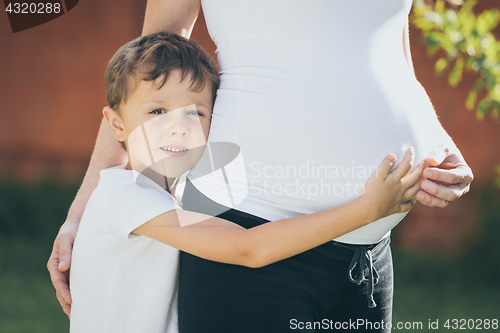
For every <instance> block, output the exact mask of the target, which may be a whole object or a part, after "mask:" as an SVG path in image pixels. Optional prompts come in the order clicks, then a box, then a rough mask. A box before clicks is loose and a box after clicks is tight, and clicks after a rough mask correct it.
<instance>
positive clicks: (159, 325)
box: [70, 167, 180, 333]
mask: <svg viewBox="0 0 500 333" xmlns="http://www.w3.org/2000/svg"><path fill="white" fill-rule="evenodd" d="M135 176H136V175H134V172H133V171H130V170H124V169H123V167H117V168H110V169H106V170H102V171H101V178H100V181H99V184H98V186H97V188H96V189H95V190H94V192H93V193H92V196H91V197H90V200H89V202H88V204H87V207H86V209H85V212H84V214H83V217H82V220H81V223H80V227H79V230H78V234H77V237H76V240H75V243H74V247H73V256H72V262H71V274H70V290H71V297H72V300H73V304H72V308H71V323H70V331H71V332H72V333H84V332H89V333H95V332H106V333H112V332H117V333H118V332H119V333H127V332H130V333H138V332H148V333H155V332H159V333H160V332H161V333H165V332H168V333H174V332H175V333H176V332H178V328H177V279H178V267H179V250H177V249H175V248H173V247H171V246H168V245H166V244H163V243H160V242H158V241H155V240H153V239H150V238H148V237H143V236H139V235H134V234H130V233H131V232H132V231H133V230H134V229H136V228H137V227H139V226H140V225H142V224H144V223H146V222H148V221H150V220H151V219H153V218H155V217H156V216H159V215H161V214H163V213H165V212H168V211H170V210H173V209H180V207H179V205H178V203H177V201H176V200H175V198H173V197H172V196H171V195H170V194H169V193H168V192H166V191H165V190H164V189H162V188H161V187H159V186H157V185H156V184H154V183H152V182H151V183H152V186H151V188H149V189H148V188H143V187H139V186H138V185H137V184H136V181H135V178H136V177H135Z"/></svg>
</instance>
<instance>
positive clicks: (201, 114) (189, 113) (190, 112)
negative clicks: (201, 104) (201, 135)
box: [186, 110, 204, 117]
mask: <svg viewBox="0 0 500 333" xmlns="http://www.w3.org/2000/svg"><path fill="white" fill-rule="evenodd" d="M186 115H189V116H200V117H203V116H204V114H203V112H200V111H197V110H189V111H186Z"/></svg>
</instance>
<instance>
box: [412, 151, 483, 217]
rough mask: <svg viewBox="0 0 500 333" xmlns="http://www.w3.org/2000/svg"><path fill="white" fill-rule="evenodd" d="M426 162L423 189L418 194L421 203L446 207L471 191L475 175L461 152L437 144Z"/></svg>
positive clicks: (421, 184)
mask: <svg viewBox="0 0 500 333" xmlns="http://www.w3.org/2000/svg"><path fill="white" fill-rule="evenodd" d="M425 162H426V165H425V170H424V177H425V178H423V179H422V180H421V181H420V189H421V190H420V191H418V193H417V195H416V199H417V200H418V201H419V202H420V203H421V204H423V205H426V206H429V207H441V208H444V207H446V206H448V204H449V203H450V202H452V201H454V200H456V199H458V198H460V197H461V196H462V195H464V194H465V193H467V192H469V189H470V183H471V182H472V180H473V179H474V175H473V174H472V170H471V168H470V167H469V166H468V165H467V163H465V161H464V159H463V157H462V156H461V155H460V154H457V153H454V152H452V151H450V150H449V149H448V148H446V147H444V146H437V147H435V148H434V149H433V150H432V152H431V153H430V154H429V156H427V158H426V159H425Z"/></svg>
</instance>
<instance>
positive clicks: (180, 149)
mask: <svg viewBox="0 0 500 333" xmlns="http://www.w3.org/2000/svg"><path fill="white" fill-rule="evenodd" d="M160 150H162V151H163V152H164V153H165V154H166V155H167V156H168V157H183V156H184V155H186V154H187V152H188V151H189V149H188V148H187V147H185V146H181V145H170V146H164V147H160Z"/></svg>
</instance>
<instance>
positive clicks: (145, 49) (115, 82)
mask: <svg viewBox="0 0 500 333" xmlns="http://www.w3.org/2000/svg"><path fill="white" fill-rule="evenodd" d="M175 69H179V70H181V80H184V79H185V78H186V76H189V77H190V79H191V86H190V88H191V89H192V90H193V91H201V90H202V89H203V88H204V87H205V84H207V83H209V84H210V85H211V86H212V96H213V100H215V95H216V91H217V89H218V88H219V82H220V78H219V73H218V71H217V68H216V66H215V64H214V63H213V61H212V60H211V59H210V57H209V55H208V54H207V53H206V52H205V51H203V49H202V48H201V47H200V46H199V45H198V43H196V42H195V41H193V40H187V39H185V38H184V37H181V36H178V35H176V34H171V33H166V32H159V33H154V34H150V35H146V36H142V37H139V38H137V39H135V40H133V41H131V42H128V43H127V44H125V45H123V46H122V47H120V49H119V50H118V51H117V52H116V54H115V55H114V56H113V58H112V59H111V60H110V62H109V64H108V67H107V69H106V75H105V78H106V97H107V99H108V105H109V107H110V108H112V109H113V110H115V111H116V112H117V113H118V114H119V109H120V106H121V105H122V103H125V102H126V101H127V99H128V97H129V96H130V94H131V93H132V92H133V91H134V89H135V88H136V87H137V85H138V84H139V82H140V81H141V80H144V81H152V82H154V81H155V80H157V79H160V80H161V81H160V86H159V87H158V89H160V88H161V87H162V86H163V85H164V84H165V82H167V80H168V77H169V74H170V73H171V72H172V70H175Z"/></svg>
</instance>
